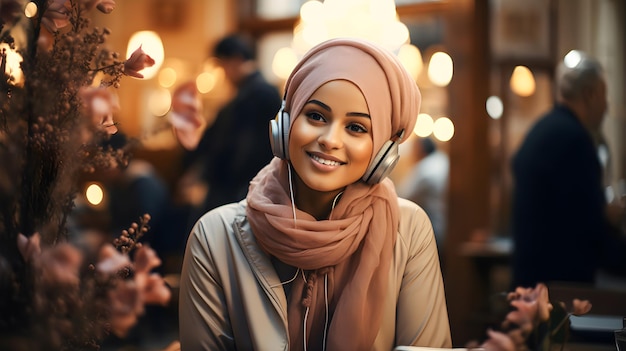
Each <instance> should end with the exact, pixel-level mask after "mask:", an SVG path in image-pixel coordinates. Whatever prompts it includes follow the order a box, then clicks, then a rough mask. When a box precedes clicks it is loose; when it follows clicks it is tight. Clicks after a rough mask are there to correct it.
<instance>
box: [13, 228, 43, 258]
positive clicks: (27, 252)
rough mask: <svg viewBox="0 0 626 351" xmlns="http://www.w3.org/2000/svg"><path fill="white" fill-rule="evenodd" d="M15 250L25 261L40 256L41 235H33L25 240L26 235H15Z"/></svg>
mask: <svg viewBox="0 0 626 351" xmlns="http://www.w3.org/2000/svg"><path fill="white" fill-rule="evenodd" d="M17 249H18V250H19V251H20V254H22V258H24V260H25V261H31V260H32V259H33V258H35V257H36V256H38V255H39V254H41V235H39V233H35V234H33V235H32V236H31V237H29V238H27V237H26V235H24V234H22V233H20V234H18V235H17Z"/></svg>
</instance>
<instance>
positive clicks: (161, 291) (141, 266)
mask: <svg viewBox="0 0 626 351" xmlns="http://www.w3.org/2000/svg"><path fill="white" fill-rule="evenodd" d="M134 262H135V266H134V267H135V281H136V282H137V288H138V289H139V291H140V292H141V294H142V297H143V299H144V302H145V303H148V304H160V305H166V304H167V302H168V301H169V300H170V297H171V292H170V289H169V288H168V287H167V286H166V285H165V281H164V280H163V277H161V276H160V275H159V274H152V273H150V271H151V270H152V269H154V268H156V267H158V266H160V265H161V259H159V257H158V256H157V254H156V252H155V251H154V250H153V249H151V248H150V247H148V246H145V245H144V246H142V247H141V248H139V249H138V250H137V252H136V253H135V260H134Z"/></svg>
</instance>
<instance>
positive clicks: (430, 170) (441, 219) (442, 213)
mask: <svg viewBox="0 0 626 351" xmlns="http://www.w3.org/2000/svg"><path fill="white" fill-rule="evenodd" d="M417 157H418V161H417V163H416V164H415V165H414V166H413V168H412V169H411V170H410V171H409V173H408V175H407V176H406V177H405V178H404V180H403V181H402V182H401V183H400V184H398V187H397V188H396V190H397V192H398V196H400V197H403V198H405V199H408V200H411V201H413V202H415V203H416V204H418V205H420V206H421V207H422V208H423V209H424V211H426V214H427V215H428V217H429V218H430V220H431V222H432V223H433V230H434V232H435V238H436V239H437V247H438V248H439V252H440V253H441V252H442V251H441V249H442V248H443V239H444V238H445V235H446V224H447V223H446V222H447V220H448V219H447V216H446V211H447V196H448V173H449V171H450V160H449V158H448V155H447V154H446V153H444V152H443V151H441V150H438V149H437V144H435V141H433V140H432V139H431V138H419V139H418V141H417Z"/></svg>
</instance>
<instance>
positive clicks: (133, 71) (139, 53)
mask: <svg viewBox="0 0 626 351" xmlns="http://www.w3.org/2000/svg"><path fill="white" fill-rule="evenodd" d="M153 65H154V60H153V59H152V57H150V56H148V55H147V54H146V53H145V52H144V51H143V50H142V49H141V45H140V46H139V48H137V50H135V51H134V52H133V53H132V55H130V57H129V58H128V60H126V62H124V73H126V75H129V76H131V77H136V78H143V74H141V73H139V71H141V70H142V69H144V68H146V67H152V66H153Z"/></svg>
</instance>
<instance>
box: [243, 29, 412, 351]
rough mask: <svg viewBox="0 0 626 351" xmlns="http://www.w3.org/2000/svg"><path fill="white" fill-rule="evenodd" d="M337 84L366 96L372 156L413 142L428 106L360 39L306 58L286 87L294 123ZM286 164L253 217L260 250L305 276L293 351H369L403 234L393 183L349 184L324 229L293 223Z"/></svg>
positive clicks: (293, 320) (291, 316)
mask: <svg viewBox="0 0 626 351" xmlns="http://www.w3.org/2000/svg"><path fill="white" fill-rule="evenodd" d="M339 79H342V80H347V81H350V82H352V83H353V84H355V85H356V86H357V87H358V88H359V89H360V90H361V92H362V93H363V95H364V97H365V100H366V102H367V105H368V109H369V114H370V116H371V121H372V136H373V145H374V150H375V152H376V151H378V150H380V149H381V147H382V146H383V144H384V143H385V141H387V140H389V139H391V138H392V137H393V136H394V135H396V134H398V133H399V132H400V131H402V130H404V131H405V133H404V136H403V140H400V142H402V141H404V139H406V138H407V137H408V136H409V135H410V132H412V130H413V127H414V126H415V121H416V118H417V114H418V112H419V105H420V102H421V95H420V92H419V89H418V88H417V85H416V84H415V81H414V80H413V79H412V77H411V76H410V74H409V73H408V72H407V71H406V70H405V69H404V68H403V66H402V65H401V63H400V62H399V61H398V59H397V58H396V57H395V56H394V55H393V54H392V53H390V52H388V51H386V50H385V49H382V48H380V47H378V46H376V45H375V44H372V43H369V42H367V41H364V40H360V39H347V38H341V39H331V40H328V41H325V42H323V43H321V44H319V45H317V46H316V47H314V48H312V49H311V50H309V51H308V52H307V53H306V54H305V56H304V57H303V58H302V59H301V60H300V62H299V63H298V64H297V65H296V67H295V68H294V70H293V71H292V73H291V75H290V77H289V78H288V79H287V82H286V85H285V101H284V103H285V111H287V112H288V113H289V114H290V125H291V123H293V119H294V118H296V116H298V115H299V114H300V111H301V110H302V108H303V106H304V104H305V103H306V101H307V100H308V99H309V98H310V97H311V95H312V94H313V93H314V92H315V91H316V90H317V89H318V88H319V87H320V86H321V85H323V84H325V83H327V82H329V81H333V80H339ZM374 157H375V153H374V154H373V155H372V157H371V159H373V158H374ZM371 159H370V162H371ZM287 162H288V161H286V160H281V159H278V158H274V159H273V160H272V161H271V162H270V164H269V165H267V166H266V167H265V168H263V169H262V170H261V171H260V172H259V173H258V174H257V176H256V177H255V178H254V179H253V180H252V182H251V184H250V188H249V191H248V196H247V201H248V207H247V215H248V219H249V222H250V225H251V228H252V231H253V233H254V235H255V237H256V239H257V242H258V244H259V246H260V247H261V249H263V250H264V251H266V252H267V253H268V254H269V255H271V256H274V257H276V258H278V259H279V260H280V261H281V262H284V263H286V264H288V265H291V266H294V267H297V268H299V269H302V270H304V271H306V274H304V273H303V274H302V276H300V277H298V279H296V280H294V281H293V283H292V284H293V286H292V288H291V295H290V296H289V297H288V298H289V306H288V324H289V337H290V349H291V350H301V349H303V344H304V343H306V344H307V345H308V349H311V350H318V349H322V344H323V343H324V341H326V349H327V350H329V351H332V350H352V349H353V350H367V349H370V348H371V347H372V345H373V343H374V340H375V338H376V335H377V334H378V330H379V328H380V323H381V319H382V312H383V311H382V307H383V301H384V300H385V297H386V291H387V282H388V278H389V270H390V266H391V260H392V257H393V248H394V245H395V240H396V236H397V230H398V222H399V208H398V200H397V196H396V193H395V189H394V187H393V183H392V182H391V181H390V180H389V179H383V180H382V181H381V182H380V183H378V184H375V185H367V184H365V183H364V182H361V181H359V182H357V183H354V184H351V185H349V186H347V187H346V189H345V190H344V192H343V195H342V196H341V198H340V200H339V201H338V203H337V204H336V206H335V208H334V209H333V211H332V219H328V220H319V221H318V220H316V219H315V218H314V217H313V216H312V215H310V214H308V213H306V212H303V211H300V210H296V218H297V219H296V220H295V221H294V218H293V212H292V200H291V197H290V195H289V194H290V192H289V174H288V168H287V167H288V166H287ZM327 308H328V312H327V311H326V309H327ZM326 324H328V325H327V326H326Z"/></svg>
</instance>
